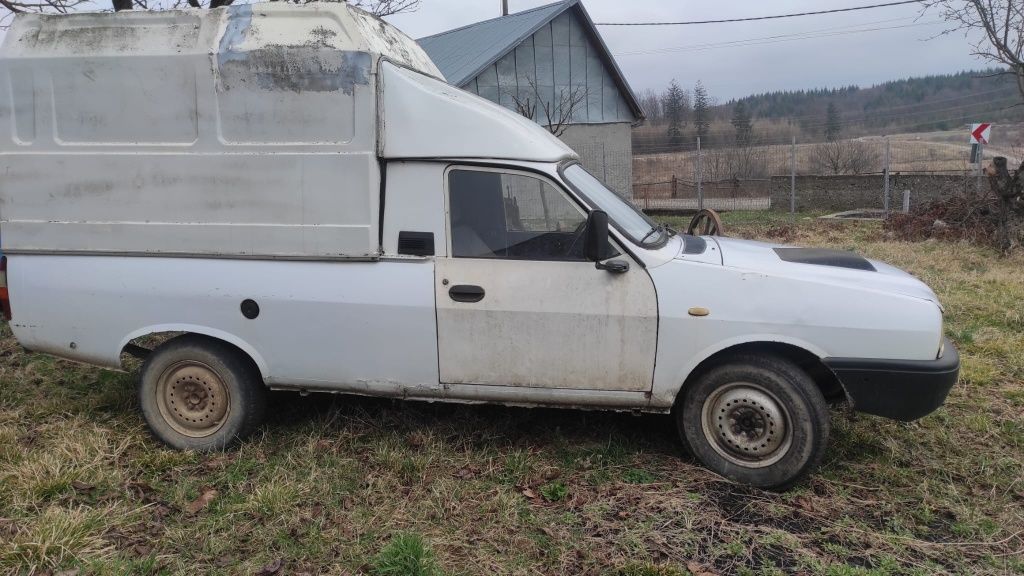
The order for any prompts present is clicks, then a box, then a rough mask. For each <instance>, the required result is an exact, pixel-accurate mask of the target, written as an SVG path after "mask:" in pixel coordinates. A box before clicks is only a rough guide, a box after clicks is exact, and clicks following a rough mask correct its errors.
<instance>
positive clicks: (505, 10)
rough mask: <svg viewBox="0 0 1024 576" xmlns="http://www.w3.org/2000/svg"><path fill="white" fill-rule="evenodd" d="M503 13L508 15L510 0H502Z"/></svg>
mask: <svg viewBox="0 0 1024 576" xmlns="http://www.w3.org/2000/svg"><path fill="white" fill-rule="evenodd" d="M501 15H502V16H508V0H501Z"/></svg>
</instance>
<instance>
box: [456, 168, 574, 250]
mask: <svg viewBox="0 0 1024 576" xmlns="http://www.w3.org/2000/svg"><path fill="white" fill-rule="evenodd" d="M448 202H449V224H450V230H451V241H452V256H454V257H456V258H504V259H510V260H563V261H565V260H568V261H582V260H584V259H585V258H584V235H585V231H586V224H587V216H586V214H585V213H584V212H583V210H581V209H580V208H579V207H578V206H577V205H576V204H575V203H574V202H573V201H572V200H571V199H570V198H569V197H568V196H567V195H566V194H565V192H564V191H562V190H560V189H559V188H556V187H555V186H553V185H551V184H550V183H548V182H547V181H546V180H542V179H540V178H536V177H534V176H529V175H526V174H520V173H511V172H494V171H484V170H469V169H460V170H452V171H450V172H449V175H448Z"/></svg>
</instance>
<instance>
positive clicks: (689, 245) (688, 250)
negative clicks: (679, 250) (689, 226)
mask: <svg viewBox="0 0 1024 576" xmlns="http://www.w3.org/2000/svg"><path fill="white" fill-rule="evenodd" d="M707 249H708V241H707V240H705V239H703V238H701V237H700V236H683V254H703V253H704V251H705V250H707Z"/></svg>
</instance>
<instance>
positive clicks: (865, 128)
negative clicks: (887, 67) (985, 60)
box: [634, 69, 1024, 153]
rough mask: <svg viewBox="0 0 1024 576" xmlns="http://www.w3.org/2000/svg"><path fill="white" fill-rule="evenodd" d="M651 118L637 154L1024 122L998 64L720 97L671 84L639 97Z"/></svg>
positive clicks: (1023, 109)
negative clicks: (871, 82)
mask: <svg viewBox="0 0 1024 576" xmlns="http://www.w3.org/2000/svg"><path fill="white" fill-rule="evenodd" d="M640 99H641V104H642V106H643V108H644V111H645V113H646V115H647V118H648V120H647V122H646V123H645V124H644V125H643V126H641V127H638V128H637V129H636V131H635V132H634V148H635V150H636V152H638V153H643V152H645V151H652V152H653V151H664V150H667V149H671V148H675V147H678V148H679V149H686V148H689V147H692V145H693V142H694V141H695V139H696V137H697V136H700V137H701V140H702V143H704V144H705V145H707V146H726V145H737V144H738V145H745V144H752V143H783V142H788V141H789V140H790V139H791V138H793V137H794V136H795V137H796V138H797V139H798V141H800V142H815V141H817V142H823V141H826V140H830V139H835V138H852V137H859V136H879V135H886V134H893V133H907V132H933V131H943V130H952V129H956V128H959V127H961V126H963V125H965V124H969V123H972V122H979V121H985V122H995V123H1003V124H1005V123H1016V122H1024V105H1021V97H1020V92H1019V91H1018V89H1017V86H1016V83H1015V82H1014V80H1013V77H1012V76H1010V75H1006V74H1001V73H1000V70H998V69H988V70H975V71H966V72H959V73H955V74H943V75H935V76H924V77H918V78H905V79H901V80H893V81H890V82H885V83H882V84H877V85H874V86H869V87H859V86H844V87H839V88H816V89H809V90H789V91H777V92H766V93H762V94H753V95H750V96H746V97H744V98H739V99H735V100H729V101H726V102H720V101H718V100H717V99H716V98H715V96H714V94H711V93H709V92H708V90H707V88H705V87H704V86H703V85H702V84H701V83H700V82H699V81H698V82H697V83H696V84H695V85H694V87H693V88H685V87H682V86H681V85H680V84H679V83H677V82H673V83H672V84H671V85H670V86H669V87H667V88H666V89H665V90H664V91H662V92H660V93H659V92H657V91H654V90H646V91H644V92H643V93H641V95H640Z"/></svg>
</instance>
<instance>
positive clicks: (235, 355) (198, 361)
mask: <svg viewBox="0 0 1024 576" xmlns="http://www.w3.org/2000/svg"><path fill="white" fill-rule="evenodd" d="M265 403H266V389H265V388H264V386H263V382H262V380H261V378H260V375H259V372H258V370H257V369H256V367H255V366H253V364H252V362H251V360H249V358H247V357H246V356H244V355H243V354H242V353H241V352H239V351H238V350H237V349H235V348H233V347H231V346H229V345H227V344H225V343H223V342H221V341H219V340H214V339H212V338H206V337H202V336H195V335H186V336H180V337H178V338H175V339H173V340H170V341H168V342H166V343H164V344H163V345H161V346H160V347H159V348H157V349H156V350H154V351H153V352H152V353H151V354H150V355H149V357H148V358H147V359H146V362H145V364H143V366H142V377H141V378H140V380H139V404H140V406H141V408H142V414H143V417H144V418H145V420H146V423H147V424H148V425H149V429H150V430H151V431H152V432H153V435H154V436H156V438H157V439H159V440H161V441H162V442H164V443H165V444H167V445H169V446H171V447H174V448H178V449H182V450H219V449H222V448H225V447H227V446H229V445H231V444H232V443H234V442H236V441H237V440H240V439H242V438H244V437H246V436H248V435H249V434H251V433H252V431H253V430H254V429H255V428H256V427H257V426H259V425H260V423H261V422H262V419H263V414H264V410H265Z"/></svg>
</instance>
